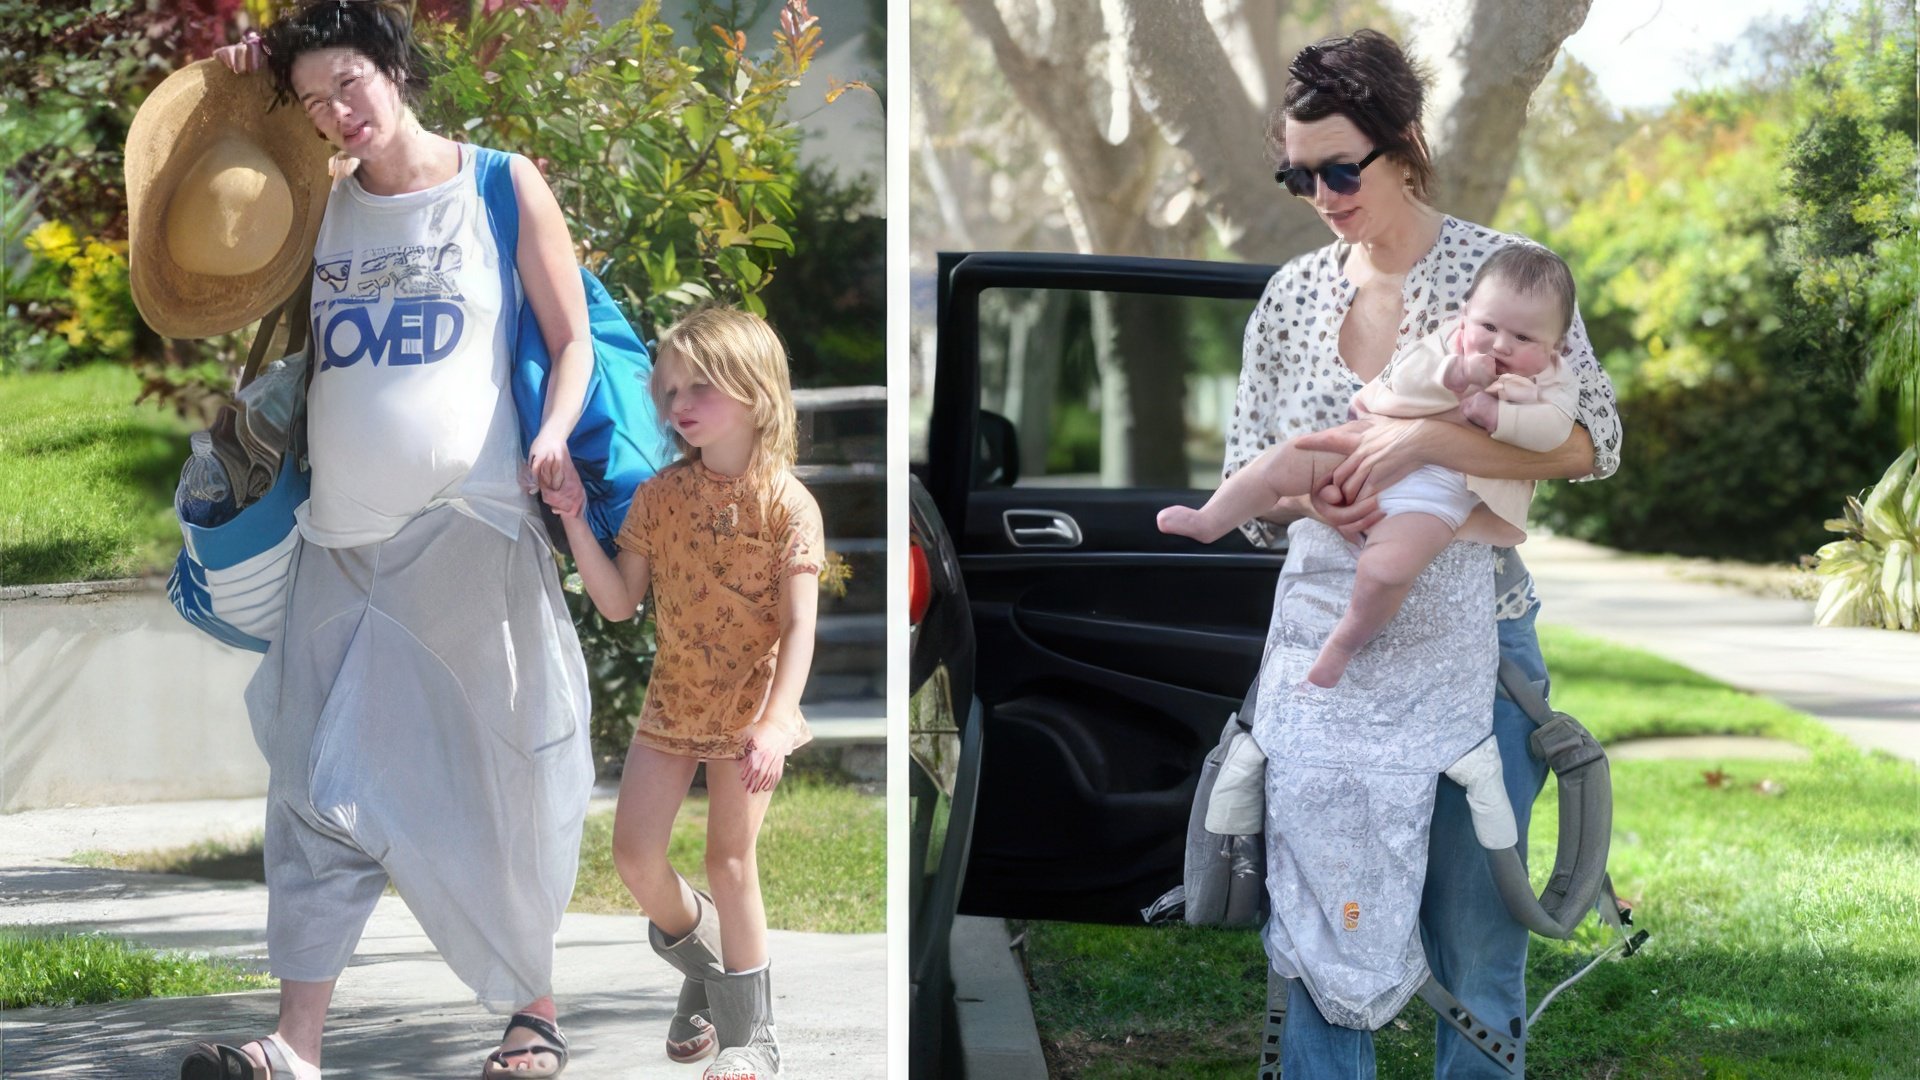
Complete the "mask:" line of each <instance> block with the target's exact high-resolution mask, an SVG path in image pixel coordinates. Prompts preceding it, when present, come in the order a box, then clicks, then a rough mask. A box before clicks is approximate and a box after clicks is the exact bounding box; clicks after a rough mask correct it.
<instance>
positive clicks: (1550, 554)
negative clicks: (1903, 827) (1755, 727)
mask: <svg viewBox="0 0 1920 1080" xmlns="http://www.w3.org/2000/svg"><path fill="white" fill-rule="evenodd" d="M1520 554H1521V556H1522V557H1523V558H1525V559H1526V562H1527V566H1528V568H1530V569H1531V570H1532V571H1533V577H1534V583H1535V586H1536V588H1537V590H1538V592H1539V594H1540V604H1541V606H1540V621H1542V622H1547V623H1558V624H1563V625H1566V626H1568V627H1570V628H1572V629H1575V630H1578V631H1580V632H1582V633H1587V634H1592V635H1593V636H1595V637H1600V638H1606V639H1608V640H1611V641H1616V642H1619V643H1620V644H1623V645H1631V646H1633V647H1635V648H1640V649H1645V650H1646V651H1648V652H1651V653H1654V654H1656V655H1658V656H1661V657H1664V658H1666V659H1668V660H1672V661H1674V662H1675V663H1678V664H1684V665H1686V666H1687V667H1690V668H1693V669H1694V670H1696V671H1698V672H1700V673H1701V674H1703V675H1708V676H1710V677H1712V678H1715V679H1719V680H1721V681H1722V682H1725V683H1727V684H1729V685H1731V686H1735V687H1738V688H1740V689H1742V690H1747V691H1751V692H1752V693H1756V694H1764V695H1765V696H1767V697H1770V698H1773V699H1775V700H1777V701H1781V702H1784V703H1785V704H1787V705H1790V706H1792V707H1793V708H1796V709H1799V710H1801V711H1802V712H1806V713H1808V714H1810V715H1813V716H1816V717H1818V718H1820V719H1821V720H1824V721H1826V722H1827V724H1828V725H1829V726H1831V727H1832V728H1833V729H1834V730H1836V731H1838V732H1840V733H1841V734H1842V735H1845V736H1847V737H1848V738H1849V739H1851V740H1853V742H1854V743H1855V744H1856V745H1858V746H1861V747H1863V748H1866V749H1874V750H1885V751H1887V752H1888V753H1891V754H1894V755H1896V756H1898V757H1902V758H1905V759H1907V760H1908V761H1916V762H1920V634H1914V633H1907V632H1903V631H1896V630H1866V629H1859V628H1851V627H1849V628H1839V627H1818V626H1814V625H1813V604H1812V603H1811V602H1808V601H1803V600H1770V599H1764V598H1761V597H1756V596H1750V595H1748V594H1746V593H1743V592H1741V591H1739V590H1737V589H1733V588H1730V587H1727V586H1721V585H1706V584H1701V583H1699V582H1691V581H1684V580H1681V579H1680V578H1679V577H1678V576H1677V575H1676V574H1675V573H1674V569H1673V564H1672V563H1671V562H1670V561H1667V560H1663V559H1657V558H1648V557H1645V556H1636V555H1629V554H1625V553H1623V552H1618V551H1614V550H1612V549H1610V548H1603V547H1598V546H1596V545H1593V544H1587V543H1583V542H1581V541H1578V540H1567V539H1562V538H1559V537H1535V538H1534V539H1531V540H1528V541H1527V543H1526V546H1524V547H1522V548H1521V549H1520Z"/></svg>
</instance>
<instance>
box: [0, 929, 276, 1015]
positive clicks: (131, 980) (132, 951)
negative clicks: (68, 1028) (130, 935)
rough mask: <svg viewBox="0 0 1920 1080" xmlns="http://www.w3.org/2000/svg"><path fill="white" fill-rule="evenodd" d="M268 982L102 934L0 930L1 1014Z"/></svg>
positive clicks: (215, 991)
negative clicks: (50, 1006)
mask: <svg viewBox="0 0 1920 1080" xmlns="http://www.w3.org/2000/svg"><path fill="white" fill-rule="evenodd" d="M273 985H274V981H273V979H271V978H270V977H268V976H266V975H260V974H255V973H253V972H250V971H247V970H245V969H244V968H241V967H239V966H238V965H236V964H232V963H228V962H226V961H222V960H209V959H205V958H202V957H194V956H189V955H187V954H185V953H177V952H156V951H155V950H152V949H144V948H141V947H140V946H137V945H129V944H127V943H126V942H124V941H120V940H118V939H116V938H111V937H107V936H105V935H103V934H39V933H35V932H32V931H28V930H19V929H4V928H0V1009H24V1008H31V1007H34V1006H41V1005H98V1004H100V1003H102V1002H107V1001H121V1000H125V999H128V998H147V997H194V996H198V995H202V994H226V993H231V992H233V991H236V990H265V989H269V988H271V987H272V986H273Z"/></svg>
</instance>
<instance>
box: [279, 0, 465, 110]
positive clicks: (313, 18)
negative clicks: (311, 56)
mask: <svg viewBox="0 0 1920 1080" xmlns="http://www.w3.org/2000/svg"><path fill="white" fill-rule="evenodd" d="M261 44H262V45H263V46H264V47H265V48H266V52H267V72H268V74H270V75H272V76H273V103H274V104H275V105H282V104H285V103H287V102H290V101H291V102H296V103H297V102H298V101H299V99H300V95H299V92H298V91H296V90H295V89H294V88H293V62H294V61H295V60H296V59H298V58H299V57H300V54H301V53H309V52H313V51H314V50H316V49H352V50H354V51H355V52H358V53H360V54H361V55H363V56H365V57H366V58H367V59H368V60H371V61H372V62H373V66H374V67H376V68H379V69H380V73H381V74H382V75H385V76H386V77H387V78H389V79H391V80H393V83H394V85H395V86H398V87H399V88H400V94H401V96H402V97H404V98H405V99H406V101H407V104H408V105H417V104H419V102H420V96H421V94H423V93H424V92H425V91H426V89H427V85H428V84H429V83H430V82H431V81H432V75H431V74H430V73H429V72H428V70H427V55H426V53H425V51H424V50H422V49H421V48H420V43H419V42H417V41H415V40H414V37H413V27H412V25H411V23H410V21H409V20H408V18H407V13H406V10H405V9H404V8H401V7H398V6H396V5H395V4H392V3H389V2H387V0H306V2H305V3H302V4H301V5H300V7H299V10H297V11H295V12H294V13H293V14H291V15H286V16H283V17H281V18H280V19H278V20H276V21H275V22H274V23H273V25H271V26H269V27H267V29H266V32H265V33H264V34H262V35H261Z"/></svg>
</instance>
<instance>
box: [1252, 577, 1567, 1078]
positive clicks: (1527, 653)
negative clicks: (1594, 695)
mask: <svg viewBox="0 0 1920 1080" xmlns="http://www.w3.org/2000/svg"><path fill="white" fill-rule="evenodd" d="M1537 611H1538V609H1537V608H1536V609H1535V611H1533V612H1528V613H1527V614H1526V615H1524V616H1522V617H1521V618H1518V619H1506V620H1503V621H1501V622H1500V623H1499V624H1498V626H1499V630H1500V656H1501V658H1503V659H1506V660H1511V661H1513V662H1514V663H1516V664H1518V665H1520V669H1521V670H1522V671H1524V672H1526V673H1527V677H1528V678H1529V679H1533V680H1535V681H1544V680H1545V679H1546V677H1547V663H1546V661H1545V660H1544V659H1542V658H1541V656H1540V641H1539V638H1538V637H1536V636H1535V634H1534V629H1533V621H1534V616H1535V614H1537ZM1493 734H1494V738H1496V739H1497V740H1499V743H1500V760H1501V764H1502V765H1503V766H1504V767H1505V771H1506V782H1507V799H1508V800H1509V801H1510V802H1512V803H1513V816H1514V818H1515V820H1516V823H1517V824H1518V825H1519V827H1520V854H1521V856H1522V857H1523V858H1524V857H1525V856H1526V853H1527V822H1528V820H1529V819H1530V818H1531V817H1532V815H1533V801H1534V799H1535V798H1537V797H1538V796H1539V794H1540V788H1541V785H1543V784H1544V783H1545V782H1546V778H1547V764H1546V762H1544V761H1541V760H1540V759H1539V758H1536V757H1534V756H1533V752H1532V750H1531V749H1530V748H1529V747H1528V745H1527V737H1528V736H1530V735H1532V734H1533V721H1531V720H1529V719H1527V715H1526V713H1524V712H1522V711H1520V707H1519V706H1518V705H1515V704H1514V703H1513V702H1511V701H1508V700H1507V699H1506V697H1505V696H1504V695H1500V696H1496V697H1495V698H1494V701H1493ZM1481 852H1482V849H1481V847H1480V841H1479V840H1478V839H1476V838H1475V837H1474V835H1473V819H1472V816H1471V814H1470V813H1469V812H1468V810H1467V797H1466V791H1465V789H1463V788H1461V787H1460V785H1458V784H1456V783H1454V782H1453V781H1451V780H1449V779H1447V778H1446V777H1444V776H1443V777H1441V778H1440V788H1439V790H1438V791H1437V792H1436V793H1435V795H1434V806H1433V832H1432V835H1431V837H1430V838H1429V840H1428V846H1427V885H1426V892H1425V894H1424V895H1423V896H1422V897H1421V901H1420V928H1421V930H1422V932H1423V933H1422V937H1423V938H1424V939H1425V941H1426V946H1427V964H1428V966H1429V967H1431V968H1432V969H1433V975H1434V978H1436V979H1438V980H1439V982H1440V985H1441V986H1444V987H1446V988H1447V989H1448V990H1451V991H1452V992H1453V995H1454V996H1455V997H1457V998H1459V999H1460V1002H1461V1004H1463V1005H1465V1006H1466V1007H1467V1008H1468V1009H1470V1010H1471V1011H1472V1012H1473V1014H1474V1015H1475V1016H1477V1017H1479V1018H1480V1021H1481V1022H1482V1023H1485V1024H1487V1025H1489V1026H1491V1027H1493V1028H1495V1029H1498V1030H1502V1031H1506V1032H1508V1033H1510V1034H1512V1035H1514V1036H1519V1035H1521V1034H1522V1031H1521V1025H1522V1024H1524V1023H1525V1022H1526V1015H1527V980H1526V973H1527V929H1526V927H1524V926H1521V925H1520V924H1519V923H1517V922H1514V921H1513V917H1512V916H1510V915H1508V914H1507V908H1506V905H1505V904H1503V903H1501V902H1500V896H1499V894H1498V893H1496V892H1495V891H1494V888H1493V876H1492V875H1491V874H1490V873H1488V872H1487V860H1486V857H1485V856H1484V855H1483V854H1482V853H1481ZM1287 986H1288V995H1287V1023H1286V1028H1285V1034H1284V1035H1283V1037H1282V1039H1281V1044H1280V1069H1281V1075H1282V1076H1283V1077H1286V1078H1287V1080H1347V1078H1351V1080H1373V1077H1374V1061H1373V1033H1372V1032H1370V1031H1357V1030H1355V1029H1353V1028H1345V1027H1338V1026H1335V1025H1333V1024H1329V1023H1327V1021H1326V1020H1325V1019H1324V1018H1323V1017H1321V1015H1320V1010H1319V1009H1318V1008H1316V1007H1315V1006H1314V1004H1313V998H1312V997H1311V996H1310V995H1309V994H1308V993H1307V990H1306V986H1305V985H1304V984H1303V983H1301V981H1300V980H1298V979H1292V980H1289V981H1288V983H1287ZM1417 1007H1418V1008H1425V1006H1417ZM1435 1025H1436V1027H1437V1028H1438V1035H1437V1037H1436V1042H1435V1048H1434V1049H1435V1054H1434V1066H1433V1074H1434V1076H1436V1077H1438V1078H1440V1080H1482V1078H1493V1077H1500V1078H1502V1080H1504V1078H1505V1077H1506V1076H1507V1073H1506V1071H1505V1070H1504V1069H1502V1068H1501V1067H1500V1066H1498V1065H1496V1064H1494V1062H1493V1060H1492V1059H1491V1058H1488V1057H1487V1056H1486V1055H1485V1054H1482V1053H1481V1052H1480V1051H1479V1050H1478V1049H1476V1048H1475V1047H1474V1046H1473V1045H1472V1044H1471V1043H1470V1042H1468V1041H1467V1039H1466V1038H1465V1037H1464V1036H1462V1035H1460V1034H1459V1033H1458V1032H1456V1031H1454V1030H1453V1028H1451V1027H1449V1026H1447V1025H1446V1024H1442V1023H1439V1021H1438V1019H1437V1018H1436V1020H1435ZM1520 1047H1521V1053H1522V1055H1523V1057H1522V1059H1521V1062H1520V1063H1521V1064H1522V1065H1523V1066H1524V1065H1525V1058H1524V1054H1525V1052H1526V1043H1525V1041H1524V1040H1522V1041H1521V1042H1520Z"/></svg>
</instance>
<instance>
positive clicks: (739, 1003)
mask: <svg viewBox="0 0 1920 1080" xmlns="http://www.w3.org/2000/svg"><path fill="white" fill-rule="evenodd" d="M707 998H708V1000H710V1001H712V1002H713V1028H714V1033H715V1034H717V1035H718V1036H719V1037H720V1056H719V1057H717V1058H714V1059H713V1064H711V1065H709V1066H707V1071H706V1073H705V1074H704V1075H703V1076H702V1077H701V1080H777V1078H778V1077H779V1075H780V1043H779V1041H778V1040H777V1039H776V1038H775V1036H774V1032H773V983H772V982H771V981H770V980H769V978H768V965H765V964H763V965H761V966H760V967H759V968H756V969H755V970H753V971H748V972H742V973H740V974H737V975H736V974H733V973H731V972H729V973H727V974H724V975H721V976H720V977H719V978H717V979H712V980H709V981H708V982H707Z"/></svg>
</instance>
